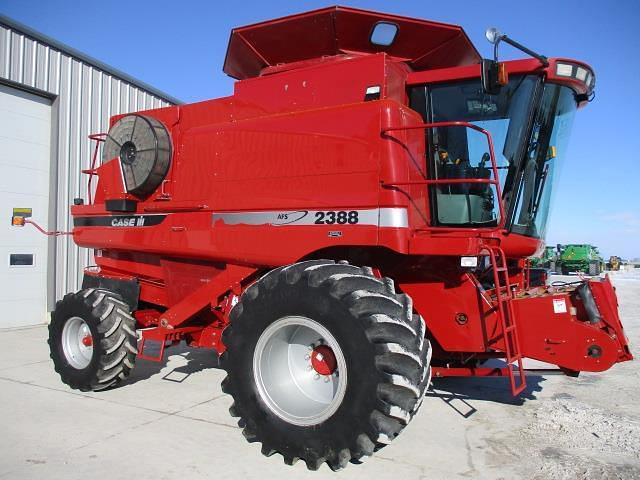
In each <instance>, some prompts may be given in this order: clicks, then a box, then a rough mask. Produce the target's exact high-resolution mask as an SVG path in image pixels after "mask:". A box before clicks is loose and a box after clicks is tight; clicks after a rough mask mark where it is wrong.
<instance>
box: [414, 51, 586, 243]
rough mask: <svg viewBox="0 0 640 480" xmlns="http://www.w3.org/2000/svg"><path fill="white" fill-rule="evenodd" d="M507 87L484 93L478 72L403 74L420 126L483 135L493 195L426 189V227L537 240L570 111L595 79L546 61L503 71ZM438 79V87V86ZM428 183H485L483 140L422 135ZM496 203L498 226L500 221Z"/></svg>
mask: <svg viewBox="0 0 640 480" xmlns="http://www.w3.org/2000/svg"><path fill="white" fill-rule="evenodd" d="M503 65H504V67H505V70H506V71H507V72H508V80H507V81H506V82H505V84H504V85H502V87H501V88H500V89H499V91H498V92H496V93H487V91H486V88H483V84H482V81H481V78H480V66H479V65H477V66H474V67H468V66H464V67H458V68H450V69H446V71H437V70H436V71H434V70H431V71H426V72H415V73H413V74H410V76H409V81H408V94H409V104H410V106H411V108H412V109H413V110H415V111H416V112H418V113H419V114H420V115H421V116H422V118H423V120H424V122H425V123H428V124H438V123H442V122H465V123H468V124H472V125H475V126H477V127H479V128H481V129H483V130H485V131H488V132H489V133H490V134H491V137H492V139H493V148H494V152H495V159H496V169H497V176H498V183H499V186H500V193H498V189H497V188H496V185H494V184H490V183H451V184H446V183H438V184H435V185H430V186H429V187H428V188H429V198H430V205H431V218H432V226H434V227H457V228H460V227H461V228H465V227H468V228H483V227H497V226H499V225H501V224H502V223H503V224H504V227H505V228H506V229H507V230H509V231H510V232H513V233H516V234H520V235H524V236H528V237H533V238H544V235H545V230H546V224H547V218H548V213H549V207H550V204H551V195H552V191H553V184H554V183H555V181H556V180H557V178H558V170H559V167H560V166H561V159H562V157H564V156H565V155H566V150H567V144H568V139H569V135H570V131H571V125H572V123H573V118H574V115H575V112H576V109H577V108H578V106H580V105H582V104H584V103H586V101H587V100H588V98H589V95H590V94H591V93H592V91H593V87H594V83H595V77H594V75H593V72H592V71H591V69H590V68H589V67H588V66H586V65H584V64H582V63H579V62H575V61H565V60H559V59H551V60H550V61H549V64H548V65H547V66H546V67H545V66H543V65H541V63H540V62H539V61H538V60H518V61H512V62H504V63H503ZM443 78H446V80H443ZM425 135H426V145H427V149H426V152H427V153H426V163H427V171H428V172H429V180H442V179H469V180H486V179H490V178H492V176H493V174H492V168H491V167H492V165H491V161H490V160H491V158H490V155H489V146H488V143H487V139H486V138H485V137H484V135H482V134H481V133H479V132H478V131H475V130H472V129H469V128H465V127H464V126H443V127H434V128H430V129H427V130H426V131H425ZM498 195H501V200H500V201H502V205H503V209H504V214H505V219H504V221H503V222H502V221H501V218H500V209H499V208H498V207H499V205H498V203H499V200H498Z"/></svg>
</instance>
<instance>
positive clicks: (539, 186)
mask: <svg viewBox="0 0 640 480" xmlns="http://www.w3.org/2000/svg"><path fill="white" fill-rule="evenodd" d="M576 108H577V105H576V101H575V95H574V93H573V91H572V90H571V89H570V88H568V87H563V86H560V85H555V84H547V85H545V87H544V94H543V96H542V101H541V102H540V107H539V108H538V111H537V113H536V117H535V121H534V123H533V127H532V130H531V136H530V139H529V143H528V145H527V149H526V154H525V157H524V161H523V164H522V168H521V169H520V170H521V173H520V175H521V177H522V181H521V182H519V183H520V185H519V191H518V195H517V197H516V201H515V202H514V206H515V208H514V215H513V217H512V222H511V225H510V229H511V231H512V232H514V233H519V234H521V235H527V236H529V237H537V238H544V236H545V233H546V228H547V220H548V217H549V211H550V208H551V204H552V198H553V192H554V190H555V188H554V184H555V183H556V181H557V179H558V176H559V175H558V171H559V167H560V166H561V165H562V163H561V159H562V158H563V157H564V156H566V151H567V145H568V143H569V136H570V134H571V126H572V125H573V119H574V117H575V112H576Z"/></svg>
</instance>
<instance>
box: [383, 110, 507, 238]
mask: <svg viewBox="0 0 640 480" xmlns="http://www.w3.org/2000/svg"><path fill="white" fill-rule="evenodd" d="M440 127H465V128H470V129H471V130H475V131H477V132H480V133H482V134H483V135H484V136H485V137H487V143H488V144H489V156H490V157H491V170H492V173H493V179H486V178H451V179H433V180H417V181H408V182H392V183H383V184H382V186H383V187H395V186H401V185H450V184H458V183H485V184H491V185H495V186H496V195H497V197H498V210H499V212H500V222H498V225H497V226H496V227H495V228H492V230H500V229H503V228H504V226H505V223H506V215H505V211H504V205H503V204H502V188H501V187H500V180H499V177H498V164H497V162H496V156H495V153H494V149H493V138H492V137H491V132H489V131H488V130H485V129H484V128H482V127H479V126H477V125H474V124H473V123H469V122H434V123H421V124H418V125H410V126H405V127H389V128H383V129H382V131H381V133H382V134H383V135H386V136H390V135H387V133H388V132H395V131H402V130H426V129H429V128H440ZM452 228H454V229H457V228H460V229H464V227H430V228H428V230H431V229H436V230H440V229H442V230H451V229H452ZM421 230H424V228H422V229H421Z"/></svg>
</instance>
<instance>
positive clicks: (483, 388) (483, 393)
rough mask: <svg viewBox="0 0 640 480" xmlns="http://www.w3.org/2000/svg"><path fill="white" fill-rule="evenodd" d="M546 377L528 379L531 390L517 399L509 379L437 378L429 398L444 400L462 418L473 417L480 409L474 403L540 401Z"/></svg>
mask: <svg viewBox="0 0 640 480" xmlns="http://www.w3.org/2000/svg"><path fill="white" fill-rule="evenodd" d="M544 381H545V378H544V377H543V376H540V375H532V376H527V387H526V388H525V390H524V391H523V392H522V393H520V395H518V396H517V397H514V396H512V395H511V388H510V386H509V380H508V379H507V378H505V377H484V378H474V377H458V378H434V379H433V382H432V385H431V387H430V388H429V390H428V391H427V393H426V396H427V397H435V398H440V399H441V400H442V401H443V402H445V403H446V404H447V405H448V406H449V407H451V408H452V409H453V410H455V411H456V412H457V413H458V414H459V415H460V416H462V417H464V418H469V417H470V416H471V415H473V414H474V413H476V411H477V408H476V407H475V406H474V405H473V404H472V403H471V402H473V401H474V400H480V401H488V402H494V403H501V404H507V405H522V404H523V403H525V402H526V401H527V400H536V398H537V397H536V395H535V393H536V392H539V391H540V390H542V386H541V383H542V382H544Z"/></svg>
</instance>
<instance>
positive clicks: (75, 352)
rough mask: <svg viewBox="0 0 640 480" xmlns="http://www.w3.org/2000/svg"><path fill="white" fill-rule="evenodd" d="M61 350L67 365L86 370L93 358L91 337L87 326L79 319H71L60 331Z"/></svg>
mask: <svg viewBox="0 0 640 480" xmlns="http://www.w3.org/2000/svg"><path fill="white" fill-rule="evenodd" d="M62 350H63V352H64V356H65V358H66V359H67V362H68V363H69V365H71V366H72V367H73V368H76V369H78V370H82V369H83V368H87V366H88V365H89V363H91V359H92V358H93V336H92V335H91V330H90V329H89V325H87V322H85V321H84V320H83V319H81V318H80V317H71V318H69V319H68V320H67V322H66V323H65V324H64V328H63V329H62Z"/></svg>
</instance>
